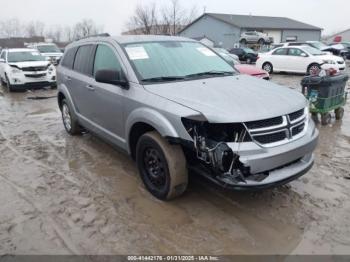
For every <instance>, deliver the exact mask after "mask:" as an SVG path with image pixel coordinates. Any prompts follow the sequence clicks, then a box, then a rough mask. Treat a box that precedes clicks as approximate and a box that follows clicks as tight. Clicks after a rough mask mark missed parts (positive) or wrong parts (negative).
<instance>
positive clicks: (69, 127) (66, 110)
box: [61, 99, 81, 136]
mask: <svg viewBox="0 0 350 262" xmlns="http://www.w3.org/2000/svg"><path fill="white" fill-rule="evenodd" d="M61 108H62V109H61V113H62V121H63V126H64V128H65V129H66V131H67V133H68V134H70V135H72V136H75V135H80V134H81V129H80V126H79V123H78V120H77V118H76V116H75V115H74V114H73V111H72V108H71V106H70V105H69V103H68V102H67V100H66V99H63V101H62V107H61Z"/></svg>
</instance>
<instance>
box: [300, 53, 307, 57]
mask: <svg viewBox="0 0 350 262" xmlns="http://www.w3.org/2000/svg"><path fill="white" fill-rule="evenodd" d="M300 56H302V57H308V55H307V54H305V53H301V54H300Z"/></svg>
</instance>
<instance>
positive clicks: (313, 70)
mask: <svg viewBox="0 0 350 262" xmlns="http://www.w3.org/2000/svg"><path fill="white" fill-rule="evenodd" d="M320 70H321V66H320V65H319V64H311V65H309V67H308V68H307V72H306V73H307V74H308V75H315V74H317V75H318V73H319V72H320Z"/></svg>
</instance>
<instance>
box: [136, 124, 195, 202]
mask: <svg viewBox="0 0 350 262" xmlns="http://www.w3.org/2000/svg"><path fill="white" fill-rule="evenodd" d="M136 162H137V166H138V169H139V172H140V176H141V179H142V181H143V183H144V185H145V187H146V188H147V190H148V191H149V192H150V193H151V194H152V195H153V196H155V197H156V198H158V199H161V200H170V199H173V198H176V197H178V196H180V195H182V194H183V193H184V192H185V190H186V188H187V184H188V172H187V167H186V158H185V155H184V153H183V151H182V148H181V147H180V146H179V145H170V144H169V143H168V142H167V141H166V140H165V139H164V138H163V137H161V136H160V134H158V133H157V132H155V131H153V132H148V133H146V134H144V135H142V136H141V137H140V139H139V140H138V142H137V146H136Z"/></svg>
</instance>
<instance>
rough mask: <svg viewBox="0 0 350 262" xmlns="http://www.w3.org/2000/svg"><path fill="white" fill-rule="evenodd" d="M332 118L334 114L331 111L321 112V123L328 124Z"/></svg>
mask: <svg viewBox="0 0 350 262" xmlns="http://www.w3.org/2000/svg"><path fill="white" fill-rule="evenodd" d="M331 120H332V116H331V114H330V113H324V114H321V124H322V125H324V126H326V125H328V124H329V123H330V122H331Z"/></svg>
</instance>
